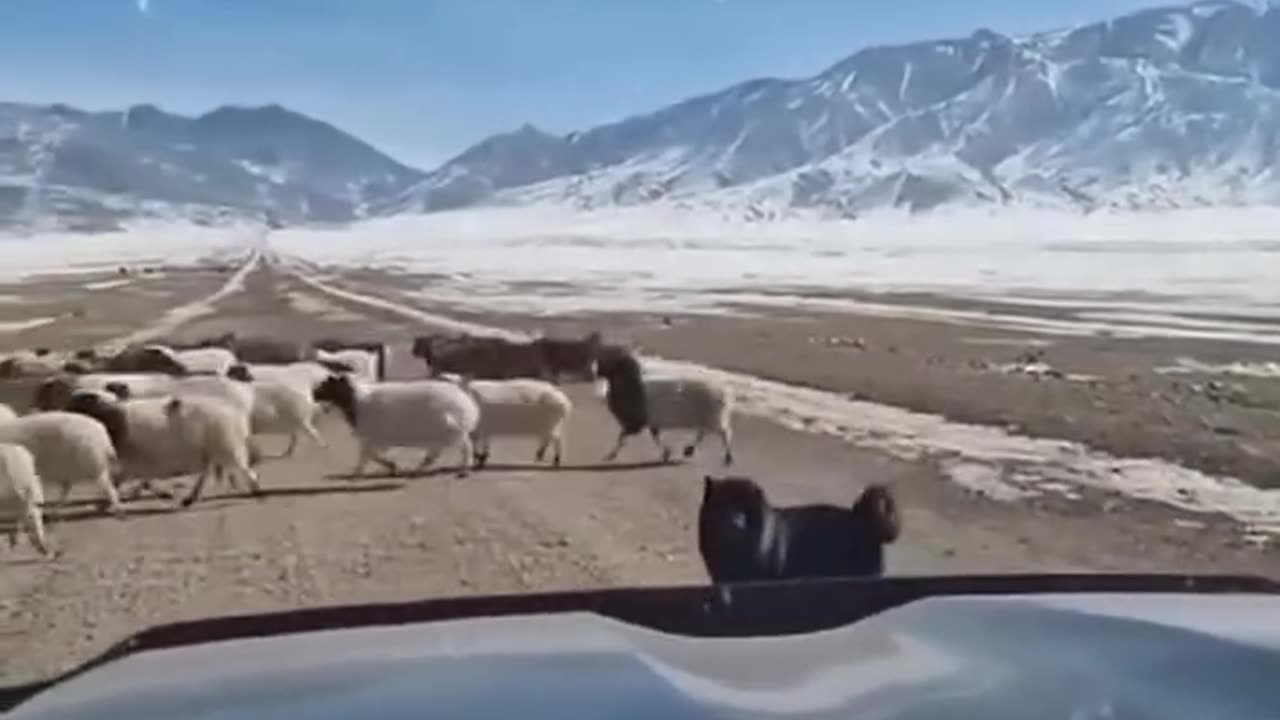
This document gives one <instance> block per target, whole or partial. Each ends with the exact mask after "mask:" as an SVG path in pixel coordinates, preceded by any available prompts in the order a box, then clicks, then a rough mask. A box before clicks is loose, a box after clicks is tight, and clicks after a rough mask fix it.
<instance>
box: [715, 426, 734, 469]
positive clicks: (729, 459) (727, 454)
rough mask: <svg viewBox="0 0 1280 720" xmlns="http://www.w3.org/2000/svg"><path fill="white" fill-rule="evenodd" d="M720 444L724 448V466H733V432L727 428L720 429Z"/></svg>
mask: <svg viewBox="0 0 1280 720" xmlns="http://www.w3.org/2000/svg"><path fill="white" fill-rule="evenodd" d="M718 434H719V435H720V444H721V445H723V446H724V464H725V465H732V464H733V431H732V430H730V429H729V428H728V426H725V427H722V428H720V430H719V431H718Z"/></svg>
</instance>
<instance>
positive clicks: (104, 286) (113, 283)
mask: <svg viewBox="0 0 1280 720" xmlns="http://www.w3.org/2000/svg"><path fill="white" fill-rule="evenodd" d="M131 284H133V280H100V281H98V282H91V283H85V284H84V286H83V287H84V289H85V290H110V289H111V288H118V287H124V286H125V285H131Z"/></svg>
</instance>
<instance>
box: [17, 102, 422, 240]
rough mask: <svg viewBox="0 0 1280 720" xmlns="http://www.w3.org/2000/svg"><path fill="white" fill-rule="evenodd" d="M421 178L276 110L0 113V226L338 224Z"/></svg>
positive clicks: (57, 108)
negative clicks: (154, 218) (253, 219)
mask: <svg viewBox="0 0 1280 720" xmlns="http://www.w3.org/2000/svg"><path fill="white" fill-rule="evenodd" d="M422 177H423V176H422V173H421V172H419V171H417V170H413V169H411V168H408V167H405V166H403V165H401V164H399V163H397V162H396V161H394V160H392V159H391V158H389V157H387V156H386V155H383V154H382V153H380V152H378V151H377V150H375V149H374V148H372V147H370V146H369V145H367V144H365V143H363V142H361V141H360V140H357V139H356V138H354V137H351V136H350V135H347V134H346V133H344V132H342V131H341V130H338V129H337V128H334V127H333V126H331V125H328V124H326V123H322V122H319V121H317V120H314V119H311V118H309V117H306V116H304V115H300V114H298V113H294V112H292V111H289V110H287V109H285V108H282V107H280V106H278V105H269V106H265V107H258V108H243V107H221V108H218V109H216V110H213V111H211V112H209V113H206V114H204V115H201V116H199V117H195V118H190V117H184V116H181V115H174V114H171V113H166V112H164V111H163V110H160V109H158V108H156V107H154V106H150V105H138V106H135V107H132V108H129V109H128V110H125V111H122V112H97V113H93V112H85V111H82V110H77V109H75V108H70V107H67V106H65V105H51V106H42V105H24V104H15V103H9V104H0V223H5V222H6V221H7V222H8V223H9V224H30V223H33V222H41V221H44V222H48V221H50V220H52V221H53V222H55V223H60V224H70V225H73V226H74V225H84V226H87V227H93V226H97V225H102V224H109V223H111V222H112V221H114V220H116V219H122V218H126V217H130V216H135V215H157V214H158V215H165V214H169V215H180V216H192V215H193V214H194V216H196V217H204V218H209V217H212V216H216V215H218V214H227V213H230V214H247V215H254V216H264V215H265V216H266V217H268V218H271V219H273V220H275V221H279V222H305V221H341V220H348V219H352V218H356V217H360V216H363V215H364V214H366V212H367V208H368V207H369V206H370V205H371V204H373V203H377V202H385V200H386V199H387V198H390V197H394V196H395V195H397V194H398V193H401V192H403V191H404V190H405V188H407V187H410V186H411V185H412V184H413V183H415V182H416V181H418V180H420V179H421V178H422ZM37 188H38V191H36V189H37Z"/></svg>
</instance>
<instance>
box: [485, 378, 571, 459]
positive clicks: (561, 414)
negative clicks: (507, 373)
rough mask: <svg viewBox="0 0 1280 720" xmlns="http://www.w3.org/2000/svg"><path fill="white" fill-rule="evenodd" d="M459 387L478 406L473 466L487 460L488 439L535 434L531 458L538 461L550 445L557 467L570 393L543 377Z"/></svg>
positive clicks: (562, 448) (489, 381)
mask: <svg viewBox="0 0 1280 720" xmlns="http://www.w3.org/2000/svg"><path fill="white" fill-rule="evenodd" d="M460 384H461V386H462V388H463V389H464V390H466V391H467V393H469V394H470V395H471V396H472V397H473V398H475V399H476V402H477V403H479V405H480V424H479V425H478V426H477V427H476V431H475V433H474V436H475V457H476V467H484V465H485V463H487V462H488V460H489V442H490V440H491V438H493V437H495V436H498V437H534V438H537V439H538V441H539V444H538V450H537V453H536V454H535V455H534V459H535V460H537V461H538V462H541V461H542V458H543V457H544V456H545V455H546V452H547V448H548V447H552V448H553V450H552V464H553V465H555V466H556V467H559V466H560V459H561V456H562V454H563V452H564V429H565V423H566V421H567V420H568V418H569V413H570V412H571V411H572V410H573V403H572V402H571V401H570V400H569V396H568V395H565V393H564V391H562V390H561V389H560V388H558V387H556V386H555V385H553V384H551V383H549V382H547V381H545V380H535V379H532V378H515V379H510V380H465V381H461V383H460Z"/></svg>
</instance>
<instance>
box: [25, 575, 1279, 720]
mask: <svg viewBox="0 0 1280 720" xmlns="http://www.w3.org/2000/svg"><path fill="white" fill-rule="evenodd" d="M1045 593H1197V594H1222V593H1253V594H1258V593H1261V594H1280V583H1278V582H1276V581H1273V580H1269V579H1266V578H1262V577H1255V576H1246V575H1169V574H1141V575H1135V574H1053V575H1048V574H1045V575H976V576H975V575H970V576H960V575H957V576H928V577H886V578H849V579H824V580H800V581H786V582H761V583H744V584H739V585H733V586H730V587H722V588H719V589H717V588H714V587H708V586H682V587H642V588H619V589H606V590H583V591H570V592H554V593H539V594H530V595H486V596H464V597H450V598H436V599H430V600H421V601H413V602H401V603H374V604H363V605H340V606H331V607H316V608H302V609H297V610H285V611H279V612H269V613H260V614H254V615H236V616H225V617H217V618H210V619H206V620H195V621H188V622H178V623H172V624H168V625H159V626H156V627H153V628H150V629H147V630H143V631H141V632H139V633H137V634H135V635H132V636H130V637H128V638H126V639H125V640H123V641H121V642H119V643H117V644H116V645H114V646H113V647H111V648H109V649H108V650H107V651H105V652H103V653H102V654H101V655H99V656H97V657H95V658H93V659H91V660H89V661H87V662H85V663H84V664H82V665H80V666H78V667H75V668H73V669H71V670H69V671H67V672H65V673H63V674H61V675H58V676H56V677H53V678H51V679H48V680H41V681H36V682H32V683H26V684H22V685H15V686H11V687H7V688H0V712H7V711H9V710H11V709H13V708H14V707H16V706H17V705H19V704H21V703H23V702H25V701H26V700H28V699H29V698H31V697H33V696H34V695H36V694H38V693H40V692H42V691H44V690H46V689H48V688H51V687H53V686H56V685H58V684H60V683H62V682H65V681H66V680H69V679H71V678H72V677H75V676H77V675H80V674H82V673H84V672H86V671H88V670H90V669H93V668H96V667H99V666H101V665H104V664H106V663H109V662H111V661H113V660H118V659H120V658H123V657H126V656H129V655H133V654H136V653H141V652H147V651H150V650H159V649H164V648H176V647H182V646H189V645H200V644H203V643H211V642H218V641H223V640H236V639H242V638H260V637H270V636H275V635H290V634H295V633H304V632H313V631H321V630H337V629H345V628H361V627H374V626H388V625H403V624H409V623H424V622H435V621H444V620H460V619H466V618H482V617H499V616H513V615H538V614H546V613H568V612H587V613H594V614H596V615H600V616H603V617H607V618H611V619H613V620H617V621H620V622H625V623H628V624H631V625H637V626H641V627H645V628H649V629H651V630H655V631H658V632H663V633H667V634H674V635H683V636H689V637H705V638H713V637H722V638H723V637H760V636H776V635H790V634H798V633H810V632H819V631H823V630H831V629H834V628H838V627H843V626H846V625H849V624H852V623H856V622H858V621H860V620H863V619H865V618H868V617H871V616H873V615H876V614H878V613H881V612H884V611H886V610H889V609H891V608H896V607H900V606H902V605H906V604H908V603H911V602H913V601H916V600H922V599H926V598H936V597H952V596H962V595H1029V594H1045Z"/></svg>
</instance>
